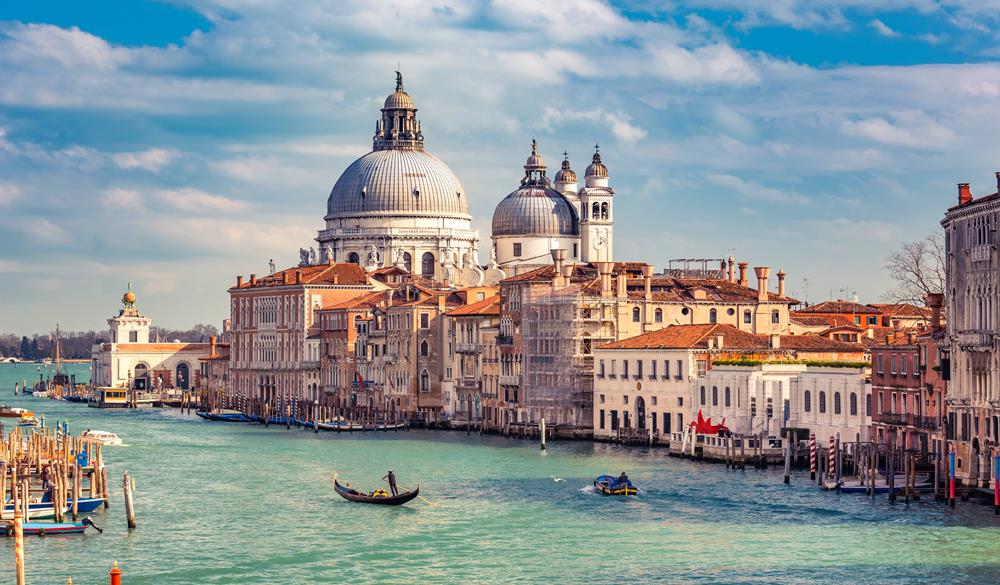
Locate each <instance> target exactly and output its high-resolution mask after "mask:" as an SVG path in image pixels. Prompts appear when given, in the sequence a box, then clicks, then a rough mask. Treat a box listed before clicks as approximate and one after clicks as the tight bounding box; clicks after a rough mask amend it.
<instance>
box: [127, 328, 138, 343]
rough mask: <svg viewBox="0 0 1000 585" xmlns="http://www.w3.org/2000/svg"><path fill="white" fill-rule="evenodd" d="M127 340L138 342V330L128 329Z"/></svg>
mask: <svg viewBox="0 0 1000 585" xmlns="http://www.w3.org/2000/svg"><path fill="white" fill-rule="evenodd" d="M128 342H129V343H139V332H138V331H129V332H128Z"/></svg>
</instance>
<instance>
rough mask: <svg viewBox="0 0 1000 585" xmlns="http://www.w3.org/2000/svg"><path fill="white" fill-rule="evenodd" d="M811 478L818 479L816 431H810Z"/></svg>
mask: <svg viewBox="0 0 1000 585" xmlns="http://www.w3.org/2000/svg"><path fill="white" fill-rule="evenodd" d="M809 479H810V480H813V479H816V433H809Z"/></svg>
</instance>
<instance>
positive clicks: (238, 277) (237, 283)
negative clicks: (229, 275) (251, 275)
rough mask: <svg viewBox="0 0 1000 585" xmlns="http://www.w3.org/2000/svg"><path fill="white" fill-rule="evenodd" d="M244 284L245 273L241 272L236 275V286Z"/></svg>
mask: <svg viewBox="0 0 1000 585" xmlns="http://www.w3.org/2000/svg"><path fill="white" fill-rule="evenodd" d="M241 286H243V275H242V274H240V275H239V276H237V277H236V288H239V287H241Z"/></svg>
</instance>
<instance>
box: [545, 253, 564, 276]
mask: <svg viewBox="0 0 1000 585" xmlns="http://www.w3.org/2000/svg"><path fill="white" fill-rule="evenodd" d="M549 252H550V253H551V254H552V267H553V268H555V273H556V274H557V275H559V274H562V265H563V262H565V261H566V256H567V251H566V250H564V249H562V248H556V249H553V250H550V251H549Z"/></svg>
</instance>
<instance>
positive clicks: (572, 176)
mask: <svg viewBox="0 0 1000 585" xmlns="http://www.w3.org/2000/svg"><path fill="white" fill-rule="evenodd" d="M556 182H557V183H575V182H576V171H574V170H573V169H572V168H570V166H569V153H568V152H564V153H563V161H562V168H561V169H559V172H557V173H556Z"/></svg>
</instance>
